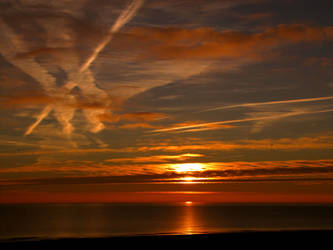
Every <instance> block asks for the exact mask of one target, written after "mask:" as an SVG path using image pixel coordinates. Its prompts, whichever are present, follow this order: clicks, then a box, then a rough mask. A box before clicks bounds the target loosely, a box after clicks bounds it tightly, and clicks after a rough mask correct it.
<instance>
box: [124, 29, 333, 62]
mask: <svg viewBox="0 0 333 250" xmlns="http://www.w3.org/2000/svg"><path fill="white" fill-rule="evenodd" d="M128 35H129V36H128V37H127V39H128V40H130V39H132V41H127V44H128V46H132V47H136V46H140V49H141V50H142V51H143V52H142V54H143V55H145V56H147V54H148V56H150V57H155V58H162V59H218V58H242V57H249V58H258V57H261V56H263V55H264V54H265V52H269V51H271V50H272V49H275V48H278V47H280V46H285V45H289V44H296V43H301V42H311V43H313V42H321V41H332V40H333V27H332V26H323V27H320V26H308V25H304V24H281V25H278V26H276V27H272V28H267V29H266V30H264V31H262V32H258V33H242V32H238V31H220V30H217V29H215V28H208V27H201V28H195V29H182V28H177V27H169V28H160V27H133V28H131V29H130V30H129V31H128ZM124 46H125V45H124Z"/></svg>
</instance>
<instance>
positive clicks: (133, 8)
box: [25, 0, 144, 135]
mask: <svg viewBox="0 0 333 250" xmlns="http://www.w3.org/2000/svg"><path fill="white" fill-rule="evenodd" d="M143 3H144V0H134V1H132V2H131V3H130V4H129V5H128V6H127V8H126V9H125V10H124V11H123V12H122V13H121V15H120V16H119V17H118V18H117V20H116V21H115V23H114V24H113V25H112V27H111V28H110V30H109V33H108V34H107V36H106V37H105V38H104V39H103V40H102V41H101V42H100V44H99V45H98V46H97V47H96V48H95V50H94V52H93V53H92V55H91V56H90V57H89V58H88V59H87V60H86V61H85V63H83V65H82V66H81V67H80V69H79V75H77V77H75V78H82V77H81V74H82V73H83V72H85V71H86V70H87V69H88V68H89V66H90V65H91V64H92V63H93V62H94V61H95V59H96V58H97V56H98V55H99V53H100V52H101V51H102V50H103V49H104V48H105V46H106V45H107V44H108V43H109V42H110V41H111V40H112V37H113V34H114V33H116V32H117V31H119V29H121V28H122V27H123V26H124V25H125V24H126V23H128V22H129V21H130V20H131V19H132V18H133V17H134V16H135V14H136V13H137V11H138V10H139V8H140V7H141V6H142V5H143ZM88 75H89V74H88ZM73 82H78V79H74V81H73ZM66 85H67V83H66V84H65V86H66ZM53 109H54V107H53V105H48V106H47V107H45V108H44V109H43V111H42V112H41V114H40V115H39V116H38V117H37V120H36V122H35V123H33V124H32V125H31V126H30V127H29V128H28V130H27V131H26V132H25V135H29V134H31V133H32V132H33V130H34V129H35V128H36V127H37V126H38V125H39V123H40V122H42V121H43V119H44V118H45V117H46V116H48V114H49V113H50V112H51V111H52V110H53ZM58 113H59V112H58ZM85 113H87V112H85ZM87 114H88V115H93V114H92V113H91V112H88V113H87ZM58 115H59V114H58ZM69 115H72V113H71V114H69ZM97 115H98V114H97ZM64 118H66V117H63V119H62V123H63V124H65V125H66V127H67V129H66V128H65V131H66V132H67V133H71V129H70V126H69V125H70V124H69V120H68V118H66V119H64ZM88 120H89V121H90V122H92V123H95V128H94V129H93V131H94V132H98V131H99V130H101V129H103V126H102V124H100V123H97V122H96V121H95V120H94V118H93V117H91V116H89V117H88Z"/></svg>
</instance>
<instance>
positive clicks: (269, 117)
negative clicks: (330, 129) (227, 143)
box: [152, 109, 333, 133]
mask: <svg viewBox="0 0 333 250" xmlns="http://www.w3.org/2000/svg"><path fill="white" fill-rule="evenodd" d="M327 112H333V109H324V110H314V111H293V112H289V113H286V114H278V115H270V116H262V117H254V118H244V119H237V120H226V121H217V122H206V123H200V124H194V125H188V126H179V127H171V128H164V129H156V130H153V131H152V133H160V132H172V131H180V130H182V132H190V131H189V129H191V130H192V129H196V128H203V127H207V126H211V125H222V124H231V123H240V122H250V121H263V120H274V119H280V118H286V117H291V116H299V115H308V114H320V113H327ZM192 131H193V130H192Z"/></svg>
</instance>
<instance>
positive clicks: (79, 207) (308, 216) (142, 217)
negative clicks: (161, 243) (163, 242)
mask: <svg viewBox="0 0 333 250" xmlns="http://www.w3.org/2000/svg"><path fill="white" fill-rule="evenodd" d="M327 229H331V230H332V229H333V204H326V205H323V204H280V205H278V204H274V205H273V204H203V203H192V202H184V203H173V204H3V205H0V239H1V240H8V239H21V238H22V239H24V238H41V239H45V238H46V239H58V238H87V237H93V238H95V237H113V236H138V235H191V234H210V233H224V232H242V231H284V230H327Z"/></svg>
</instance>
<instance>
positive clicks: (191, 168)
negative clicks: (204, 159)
mask: <svg viewBox="0 0 333 250" xmlns="http://www.w3.org/2000/svg"><path fill="white" fill-rule="evenodd" d="M172 167H173V168H174V170H175V171H176V172H177V173H186V172H195V171H203V170H204V169H205V164H203V163H181V164H174V165H173V166H172Z"/></svg>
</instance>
